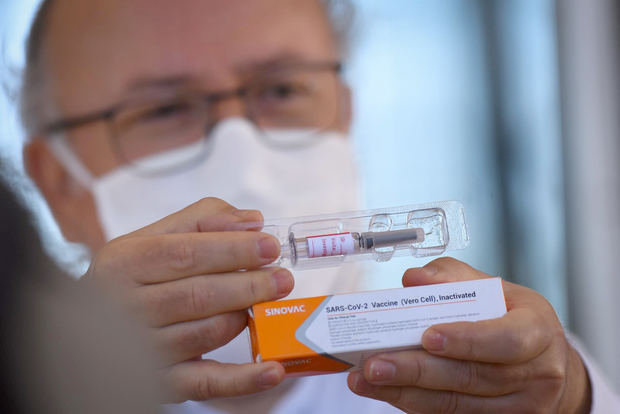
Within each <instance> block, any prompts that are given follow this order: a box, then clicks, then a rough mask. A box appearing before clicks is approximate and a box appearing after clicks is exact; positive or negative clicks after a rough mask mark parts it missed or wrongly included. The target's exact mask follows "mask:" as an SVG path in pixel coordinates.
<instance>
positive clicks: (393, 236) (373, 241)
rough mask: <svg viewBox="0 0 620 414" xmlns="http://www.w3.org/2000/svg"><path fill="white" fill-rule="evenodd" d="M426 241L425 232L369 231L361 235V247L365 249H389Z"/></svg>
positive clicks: (406, 230)
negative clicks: (388, 247)
mask: <svg viewBox="0 0 620 414" xmlns="http://www.w3.org/2000/svg"><path fill="white" fill-rule="evenodd" d="M422 241H424V230H423V229H420V228H416V229H403V230H392V231H369V232H365V233H362V234H361V243H360V244H361V245H362V247H363V248H365V249H371V248H373V247H387V246H395V245H399V244H408V243H420V242H422Z"/></svg>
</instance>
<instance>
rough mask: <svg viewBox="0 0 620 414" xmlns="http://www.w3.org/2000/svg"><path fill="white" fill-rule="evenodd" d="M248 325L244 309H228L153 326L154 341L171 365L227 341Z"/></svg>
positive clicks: (211, 349) (166, 361)
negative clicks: (160, 326)
mask: <svg viewBox="0 0 620 414" xmlns="http://www.w3.org/2000/svg"><path fill="white" fill-rule="evenodd" d="M246 326H247V313H246V312H245V311H237V312H229V313H225V314H221V315H215V316H212V317H210V318H206V319H201V320H198V321H191V322H182V323H176V324H174V325H170V326H166V327H165V328H161V329H156V330H153V336H154V343H155V344H157V346H158V347H159V348H160V350H161V353H162V357H163V358H162V359H163V361H164V363H167V364H169V365H172V364H176V363H178V362H181V361H186V360H188V359H192V358H196V357H200V356H201V355H203V354H206V353H207V352H210V351H213V350H214V349H217V348H219V347H221V346H223V345H226V344H227V343H228V342H230V341H232V340H233V339H234V338H235V337H236V336H237V335H239V334H240V333H241V331H243V330H244V329H245V327H246Z"/></svg>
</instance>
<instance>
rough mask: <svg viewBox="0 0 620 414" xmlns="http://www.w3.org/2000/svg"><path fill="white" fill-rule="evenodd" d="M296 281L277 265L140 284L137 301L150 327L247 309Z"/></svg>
mask: <svg viewBox="0 0 620 414" xmlns="http://www.w3.org/2000/svg"><path fill="white" fill-rule="evenodd" d="M294 285H295V281H294V279H293V275H292V274H291V272H289V271H288V270H286V269H282V268H278V267H268V268H261V269H257V270H251V271H245V272H235V273H227V274H214V275H201V276H193V277H188V278H185V279H180V280H176V281H172V282H168V283H159V284H151V285H146V286H142V287H139V288H138V289H137V293H136V301H137V302H138V303H139V304H140V306H139V308H141V309H144V310H145V311H146V312H147V313H148V314H147V315H146V317H147V319H148V321H149V322H150V323H151V325H153V326H165V325H169V324H172V323H178V322H185V321H192V320H197V319H202V318H207V317H209V316H213V315H216V314H218V313H224V312H231V311H236V310H241V309H246V308H248V307H250V306H251V305H253V304H255V303H258V302H266V301H270V300H277V299H280V298H283V297H284V296H286V295H288V294H289V293H290V292H291V290H293V286H294Z"/></svg>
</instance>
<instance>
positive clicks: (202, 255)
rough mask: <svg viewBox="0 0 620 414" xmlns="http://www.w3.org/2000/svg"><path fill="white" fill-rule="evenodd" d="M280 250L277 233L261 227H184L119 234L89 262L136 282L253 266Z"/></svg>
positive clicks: (97, 269)
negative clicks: (208, 229)
mask: <svg viewBox="0 0 620 414" xmlns="http://www.w3.org/2000/svg"><path fill="white" fill-rule="evenodd" d="M279 254H280V243H279V242H278V239H276V238H275V237H273V236H271V235H269V234H265V233H258V232H246V231H238V232H212V233H182V234H168V235H165V236H145V237H131V238H124V239H117V240H114V241H112V242H110V243H109V244H108V246H107V248H106V249H104V250H102V251H101V252H100V254H99V255H97V256H96V257H95V259H94V260H93V262H92V263H91V268H90V269H89V273H92V274H105V275H117V277H118V278H123V279H126V280H128V281H131V282H135V283H138V284H149V283H161V282H167V281H171V280H177V279H181V278H184V277H189V276H195V275H202V274H209V273H223V272H231V271H235V270H240V269H253V268H257V267H260V266H263V265H266V264H269V263H271V262H273V261H274V260H275V259H276V258H277V257H278V255H279Z"/></svg>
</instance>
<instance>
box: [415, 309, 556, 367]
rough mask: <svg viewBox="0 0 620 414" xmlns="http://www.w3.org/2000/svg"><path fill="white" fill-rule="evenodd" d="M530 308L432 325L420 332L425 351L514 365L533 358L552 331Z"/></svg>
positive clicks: (541, 348) (549, 341)
mask: <svg viewBox="0 0 620 414" xmlns="http://www.w3.org/2000/svg"><path fill="white" fill-rule="evenodd" d="M540 318H541V317H540V316H539V314H537V313H536V312H535V311H533V310H530V309H515V310H513V311H511V312H508V313H507V314H506V315H504V316H502V317H501V318H496V319H489V320H484V321H477V322H454V323H446V324H439V325H434V326H432V327H430V328H428V329H427V330H426V331H425V332H424V334H423V335H422V346H424V349H426V350H427V351H428V352H430V353H432V354H435V355H440V356H443V357H448V358H455V359H461V360H468V361H480V362H489V363H503V364H516V363H520V362H524V361H528V360H530V359H533V358H535V357H536V356H538V355H539V354H540V353H541V352H543V351H544V350H545V349H546V348H547V347H548V346H549V344H550V343H551V341H552V340H553V338H554V335H556V334H561V335H563V333H562V332H559V331H558V332H554V331H553V330H551V329H547V327H548V326H549V325H548V324H547V323H540V322H541V321H540Z"/></svg>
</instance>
